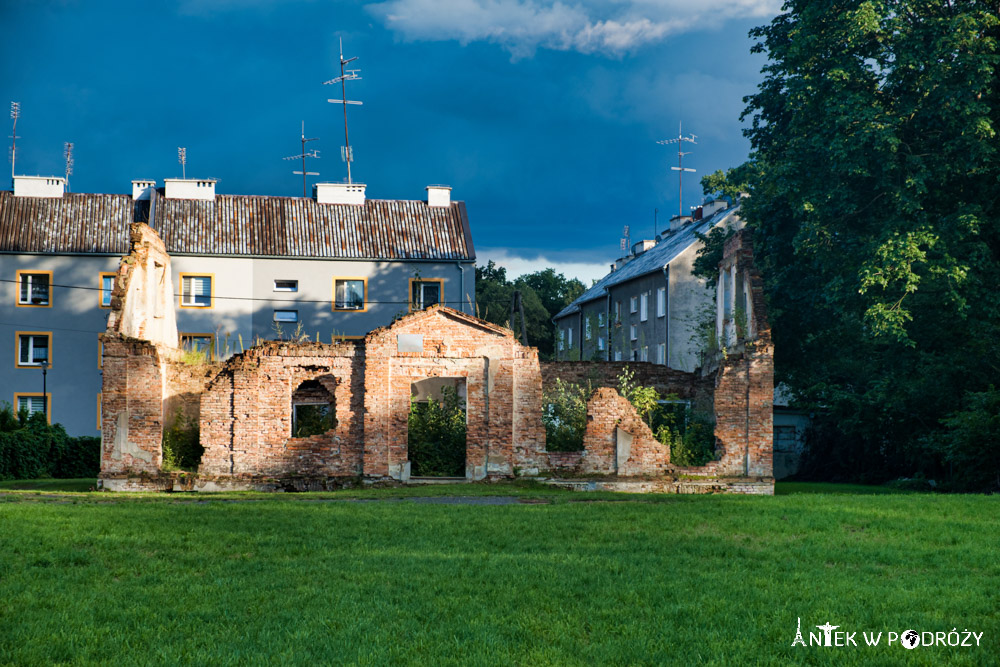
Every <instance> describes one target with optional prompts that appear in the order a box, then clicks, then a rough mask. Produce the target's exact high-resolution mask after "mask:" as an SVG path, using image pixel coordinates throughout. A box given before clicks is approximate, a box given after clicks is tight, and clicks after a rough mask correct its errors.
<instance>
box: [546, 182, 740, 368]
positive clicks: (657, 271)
mask: <svg viewBox="0 0 1000 667" xmlns="http://www.w3.org/2000/svg"><path fill="white" fill-rule="evenodd" d="M725 226H730V227H732V228H734V229H739V228H741V227H742V226H743V222H742V220H741V219H740V217H739V206H735V207H733V206H730V204H729V202H728V201H727V200H725V199H717V200H710V201H707V202H705V203H704V204H702V205H701V206H699V207H697V208H696V209H695V210H694V211H693V214H692V215H691V216H683V217H675V218H673V219H672V220H671V221H670V227H669V228H668V229H666V230H664V231H663V232H662V233H661V234H658V235H657V236H656V238H654V239H650V240H642V241H638V242H636V243H634V244H632V246H631V248H630V252H629V254H628V255H626V256H624V257H620V258H618V259H617V260H616V261H615V262H614V263H613V264H612V265H611V271H610V273H608V274H607V275H606V276H604V277H603V278H601V279H600V280H599V281H598V282H597V283H596V284H595V285H594V286H593V287H591V288H590V289H588V290H587V291H586V292H584V293H583V294H582V295H580V297H578V298H577V299H576V300H575V301H573V303H571V304H569V305H568V306H566V308H564V309H563V310H561V311H560V312H559V313H558V314H557V315H556V316H555V318H554V321H555V323H556V335H557V337H558V338H557V341H556V353H557V356H558V358H560V359H582V360H588V359H600V360H606V361H648V362H651V363H655V364H663V365H667V366H670V367H671V368H675V369H678V370H683V371H693V370H694V369H695V368H696V367H698V365H699V363H700V361H699V360H700V353H701V350H700V349H699V343H698V341H697V340H693V339H694V338H696V335H695V334H696V330H697V329H698V328H699V327H701V326H705V327H708V328H714V326H715V325H714V323H715V305H714V304H715V294H714V293H713V292H712V291H710V290H708V289H706V288H705V281H704V280H702V279H700V278H698V277H696V276H695V275H694V274H693V273H692V268H693V265H694V260H695V258H696V257H697V254H698V250H699V249H700V248H701V247H702V242H701V241H700V240H699V239H698V234H703V235H704V234H707V233H708V232H709V231H710V230H711V229H712V228H714V227H725Z"/></svg>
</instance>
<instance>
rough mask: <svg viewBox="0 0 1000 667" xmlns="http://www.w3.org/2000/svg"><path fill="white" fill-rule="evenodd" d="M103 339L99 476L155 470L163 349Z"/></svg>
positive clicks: (113, 337)
mask: <svg viewBox="0 0 1000 667" xmlns="http://www.w3.org/2000/svg"><path fill="white" fill-rule="evenodd" d="M101 342H102V343H103V348H104V355H103V368H104V371H103V373H102V389H101V475H102V476H104V475H121V474H126V473H130V474H131V473H136V474H138V473H155V472H157V471H159V469H160V464H161V463H162V459H163V452H162V448H161V441H162V437H163V394H164V384H165V377H166V362H165V361H164V359H163V355H162V354H161V352H162V350H160V349H158V348H157V346H156V345H154V344H153V343H150V342H148V341H143V340H136V339H134V338H125V337H123V336H119V335H115V334H103V335H102V336H101Z"/></svg>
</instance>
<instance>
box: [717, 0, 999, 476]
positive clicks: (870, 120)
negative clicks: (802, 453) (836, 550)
mask: <svg viewBox="0 0 1000 667" xmlns="http://www.w3.org/2000/svg"><path fill="white" fill-rule="evenodd" d="M751 36H752V37H755V38H756V39H757V40H758V41H757V45H756V47H755V48H754V50H755V51H757V52H762V53H765V54H766V55H767V56H768V58H769V61H768V63H767V65H766V66H765V67H764V70H763V74H764V81H763V83H762V84H761V85H760V87H759V89H758V92H757V93H756V94H754V95H752V96H750V97H748V98H747V100H746V101H747V102H748V106H747V109H746V111H745V112H744V118H745V119H749V121H750V124H749V128H748V129H747V130H746V134H747V136H748V137H749V138H750V141H751V146H752V152H751V159H750V161H749V163H748V164H747V165H743V166H742V167H741V169H740V171H739V173H738V174H732V175H731V176H732V177H733V178H732V179H730V180H738V181H740V185H742V184H744V183H745V184H746V185H747V186H748V189H749V191H750V193H751V197H750V198H749V199H748V200H747V201H745V203H744V207H743V215H744V218H745V219H746V220H747V221H748V224H749V225H750V226H751V227H752V228H753V229H754V230H755V232H756V233H755V244H756V250H757V257H758V261H759V263H760V265H761V268H762V270H763V275H764V276H765V281H766V285H767V292H768V296H769V299H770V304H771V311H770V312H771V318H772V325H773V329H774V339H775V344H776V361H777V370H778V374H779V379H783V380H785V381H787V382H788V383H789V385H790V386H791V387H792V388H793V389H794V390H795V391H796V392H797V393H798V395H799V396H800V398H801V399H802V400H804V401H805V402H806V403H807V404H812V405H814V406H816V407H817V408H821V409H822V411H823V414H826V415H828V416H829V422H828V423H827V424H822V425H821V427H822V428H821V429H820V430H821V431H823V432H825V433H827V434H830V435H829V437H828V439H827V440H828V442H829V443H831V449H829V450H828V451H824V452H823V457H822V460H823V462H824V463H823V465H825V466H826V471H825V472H826V473H827V474H831V475H838V474H839V475H841V476H847V475H854V476H856V477H864V476H868V477H870V478H872V479H877V478H886V477H889V476H895V475H900V474H911V473H913V472H925V473H926V474H928V475H935V476H940V475H944V474H948V473H949V470H950V468H951V467H950V466H949V463H952V462H954V461H955V460H956V459H955V457H954V456H953V455H952V454H951V453H950V452H951V449H949V448H948V447H944V446H941V445H940V443H942V442H955V441H956V438H954V437H952V436H951V435H949V432H948V430H947V429H948V428H949V427H950V426H949V425H954V424H955V423H957V422H956V420H954V419H952V420H947V416H948V415H950V414H953V413H957V412H959V411H962V410H967V409H969V408H970V407H971V406H973V405H992V406H996V405H997V402H995V401H994V402H992V403H991V402H989V401H984V400H983V399H982V396H981V395H980V394H977V393H976V392H983V391H990V390H991V383H995V382H997V380H998V378H1000V342H998V341H1000V289H998V288H1000V208H998V198H1000V155H998V150H997V149H998V138H997V136H996V130H997V127H998V123H1000V97H998V96H1000V88H998V83H1000V79H998V74H1000V69H998V68H1000V59H998V49H997V40H998V3H997V2H996V1H994V2H982V1H976V0H877V1H875V0H872V1H865V2H862V1H860V0H787V1H786V3H785V5H784V7H783V13H782V14H781V15H780V16H778V17H777V18H775V19H774V20H773V21H772V22H771V23H770V25H767V26H763V27H760V28H757V29H755V30H753V31H752V32H751ZM725 181H726V179H716V180H715V181H713V182H712V183H711V184H708V185H709V186H711V187H712V188H713V189H719V190H721V189H722V188H723V187H724V186H725V185H726V183H725ZM734 185H735V184H734V183H729V186H734ZM942 420H944V421H942ZM838 461H839V463H838ZM992 465H994V466H996V467H997V468H998V469H1000V463H997V462H994V463H993V464H992ZM838 466H839V467H838ZM950 472H951V473H952V474H956V475H957V476H958V477H961V471H958V472H956V471H954V470H953V469H952V470H950Z"/></svg>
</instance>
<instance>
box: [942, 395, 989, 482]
mask: <svg viewBox="0 0 1000 667" xmlns="http://www.w3.org/2000/svg"><path fill="white" fill-rule="evenodd" d="M965 406H966V409H964V410H960V411H957V412H954V413H952V414H951V415H949V416H948V417H947V418H945V419H943V420H941V423H942V424H943V425H944V426H945V427H946V429H947V430H946V431H945V432H944V433H943V434H941V435H940V436H938V437H935V438H933V444H932V445H931V446H932V447H934V448H936V449H937V450H938V451H940V453H941V457H942V459H943V461H944V463H945V465H946V466H947V467H948V470H949V472H950V473H951V474H950V479H949V484H948V486H949V488H951V489H954V490H956V491H994V492H995V491H997V490H1000V390H997V389H995V388H994V387H992V386H991V387H990V388H989V389H988V390H987V391H982V392H969V393H967V394H966V400H965ZM927 440H928V441H932V438H931V437H928V438H927Z"/></svg>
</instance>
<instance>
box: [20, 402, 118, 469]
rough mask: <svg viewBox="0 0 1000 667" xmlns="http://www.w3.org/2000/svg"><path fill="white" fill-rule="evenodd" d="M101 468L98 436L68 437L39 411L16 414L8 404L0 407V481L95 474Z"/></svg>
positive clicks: (64, 431) (63, 430)
mask: <svg viewBox="0 0 1000 667" xmlns="http://www.w3.org/2000/svg"><path fill="white" fill-rule="evenodd" d="M100 469H101V439H100V438H95V437H88V436H81V437H75V438H74V437H70V436H68V435H66V429H64V428H63V427H62V425H61V424H53V425H51V426H49V425H48V424H46V423H45V417H44V416H43V415H42V414H41V413H36V414H34V415H31V416H30V417H29V416H28V414H27V412H21V414H19V415H15V414H14V412H13V410H12V409H11V407H10V405H4V406H3V407H0V480H4V479H35V478H38V477H62V478H76V477H96V476H97V474H98V473H99V472H100Z"/></svg>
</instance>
